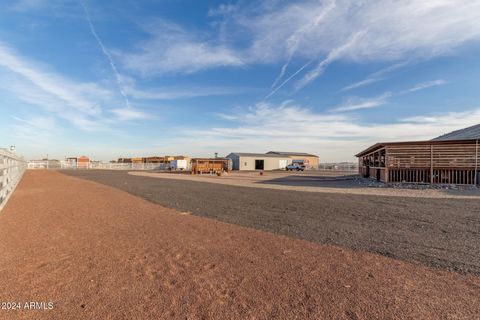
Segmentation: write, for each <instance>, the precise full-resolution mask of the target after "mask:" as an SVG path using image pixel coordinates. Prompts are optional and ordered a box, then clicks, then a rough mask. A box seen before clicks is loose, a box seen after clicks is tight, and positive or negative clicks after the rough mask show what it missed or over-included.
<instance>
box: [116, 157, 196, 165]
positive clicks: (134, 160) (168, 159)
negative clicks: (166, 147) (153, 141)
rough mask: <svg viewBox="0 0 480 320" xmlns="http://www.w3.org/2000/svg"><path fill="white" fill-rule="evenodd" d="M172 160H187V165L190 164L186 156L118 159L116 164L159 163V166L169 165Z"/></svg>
mask: <svg viewBox="0 0 480 320" xmlns="http://www.w3.org/2000/svg"><path fill="white" fill-rule="evenodd" d="M172 160H187V163H190V158H189V157H188V156H164V157H159V156H151V157H141V158H140V157H137V158H118V160H117V162H118V163H159V164H166V165H168V164H170V162H171V161H172Z"/></svg>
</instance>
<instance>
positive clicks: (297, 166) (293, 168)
mask: <svg viewBox="0 0 480 320" xmlns="http://www.w3.org/2000/svg"><path fill="white" fill-rule="evenodd" d="M285 170H287V171H303V170H305V166H304V165H301V164H298V163H292V164H289V165H288V166H287V167H286V168H285Z"/></svg>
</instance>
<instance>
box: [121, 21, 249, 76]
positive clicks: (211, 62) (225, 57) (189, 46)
mask: <svg viewBox="0 0 480 320" xmlns="http://www.w3.org/2000/svg"><path fill="white" fill-rule="evenodd" d="M149 32H150V33H151V34H150V35H151V37H150V39H149V40H148V41H146V42H145V43H143V44H141V45H140V46H138V47H137V48H136V51H137V52H135V53H128V54H122V53H118V52H117V55H118V56H119V57H120V59H121V61H122V62H123V64H124V66H125V67H126V68H128V69H131V70H133V71H135V72H138V73H140V74H142V75H144V76H150V75H156V74H163V73H177V72H180V73H193V72H196V71H201V70H205V69H209V68H213V67H221V66H242V65H243V64H244V61H243V60H242V58H241V57H240V56H239V55H238V54H237V52H236V51H235V50H233V49H230V48H228V47H227V46H225V45H222V44H218V43H215V42H214V41H211V40H208V39H202V38H201V37H200V36H198V35H195V34H193V32H191V31H186V30H184V29H183V28H181V27H180V26H178V25H175V24H172V23H168V22H165V21H160V22H158V23H157V24H155V26H153V27H151V28H149Z"/></svg>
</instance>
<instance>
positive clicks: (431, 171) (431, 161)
mask: <svg viewBox="0 0 480 320" xmlns="http://www.w3.org/2000/svg"><path fill="white" fill-rule="evenodd" d="M430 184H433V144H432V145H430Z"/></svg>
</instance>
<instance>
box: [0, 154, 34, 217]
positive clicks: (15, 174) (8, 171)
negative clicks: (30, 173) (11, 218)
mask: <svg viewBox="0 0 480 320" xmlns="http://www.w3.org/2000/svg"><path fill="white" fill-rule="evenodd" d="M26 167H27V166H26V162H25V160H23V158H21V157H19V156H17V155H15V154H14V153H12V152H10V151H8V150H7V149H2V148H0V210H2V208H3V207H4V206H5V204H6V203H7V201H8V198H9V197H10V196H11V195H12V193H13V191H14V190H15V187H16V186H17V184H18V183H19V182H20V180H21V179H22V175H23V173H24V172H25V169H26Z"/></svg>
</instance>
